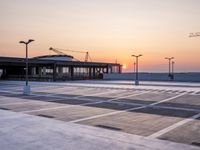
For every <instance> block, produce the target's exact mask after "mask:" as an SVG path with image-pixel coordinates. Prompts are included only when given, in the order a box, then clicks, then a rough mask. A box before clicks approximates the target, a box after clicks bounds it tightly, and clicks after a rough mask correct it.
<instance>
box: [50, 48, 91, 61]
mask: <svg viewBox="0 0 200 150" xmlns="http://www.w3.org/2000/svg"><path fill="white" fill-rule="evenodd" d="M49 50H52V51H54V52H55V53H57V54H61V55H66V54H65V53H63V52H62V51H68V52H75V53H85V62H88V60H90V61H91V62H92V59H91V57H90V55H89V52H85V51H77V50H69V49H59V48H53V47H50V48H49Z"/></svg>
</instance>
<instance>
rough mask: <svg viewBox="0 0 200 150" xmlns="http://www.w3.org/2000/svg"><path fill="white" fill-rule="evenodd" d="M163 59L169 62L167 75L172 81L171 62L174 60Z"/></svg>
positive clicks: (169, 58) (170, 58)
mask: <svg viewBox="0 0 200 150" xmlns="http://www.w3.org/2000/svg"><path fill="white" fill-rule="evenodd" d="M165 59H167V60H168V62H169V74H168V77H169V79H170V80H171V79H172V74H171V60H172V59H174V57H165Z"/></svg>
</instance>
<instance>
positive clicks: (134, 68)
mask: <svg viewBox="0 0 200 150" xmlns="http://www.w3.org/2000/svg"><path fill="white" fill-rule="evenodd" d="M135 72H136V63H135V62H134V73H135Z"/></svg>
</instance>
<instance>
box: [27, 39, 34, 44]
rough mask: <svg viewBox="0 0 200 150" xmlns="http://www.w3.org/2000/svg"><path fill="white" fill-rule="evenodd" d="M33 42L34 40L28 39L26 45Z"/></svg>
mask: <svg viewBox="0 0 200 150" xmlns="http://www.w3.org/2000/svg"><path fill="white" fill-rule="evenodd" d="M33 41H35V40H33V39H29V40H28V42H27V43H31V42H33Z"/></svg>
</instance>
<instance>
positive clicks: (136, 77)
mask: <svg viewBox="0 0 200 150" xmlns="http://www.w3.org/2000/svg"><path fill="white" fill-rule="evenodd" d="M140 56H142V55H141V54H140V55H132V57H135V58H136V62H135V85H139V78H138V70H139V69H138V58H139V57H140Z"/></svg>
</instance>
